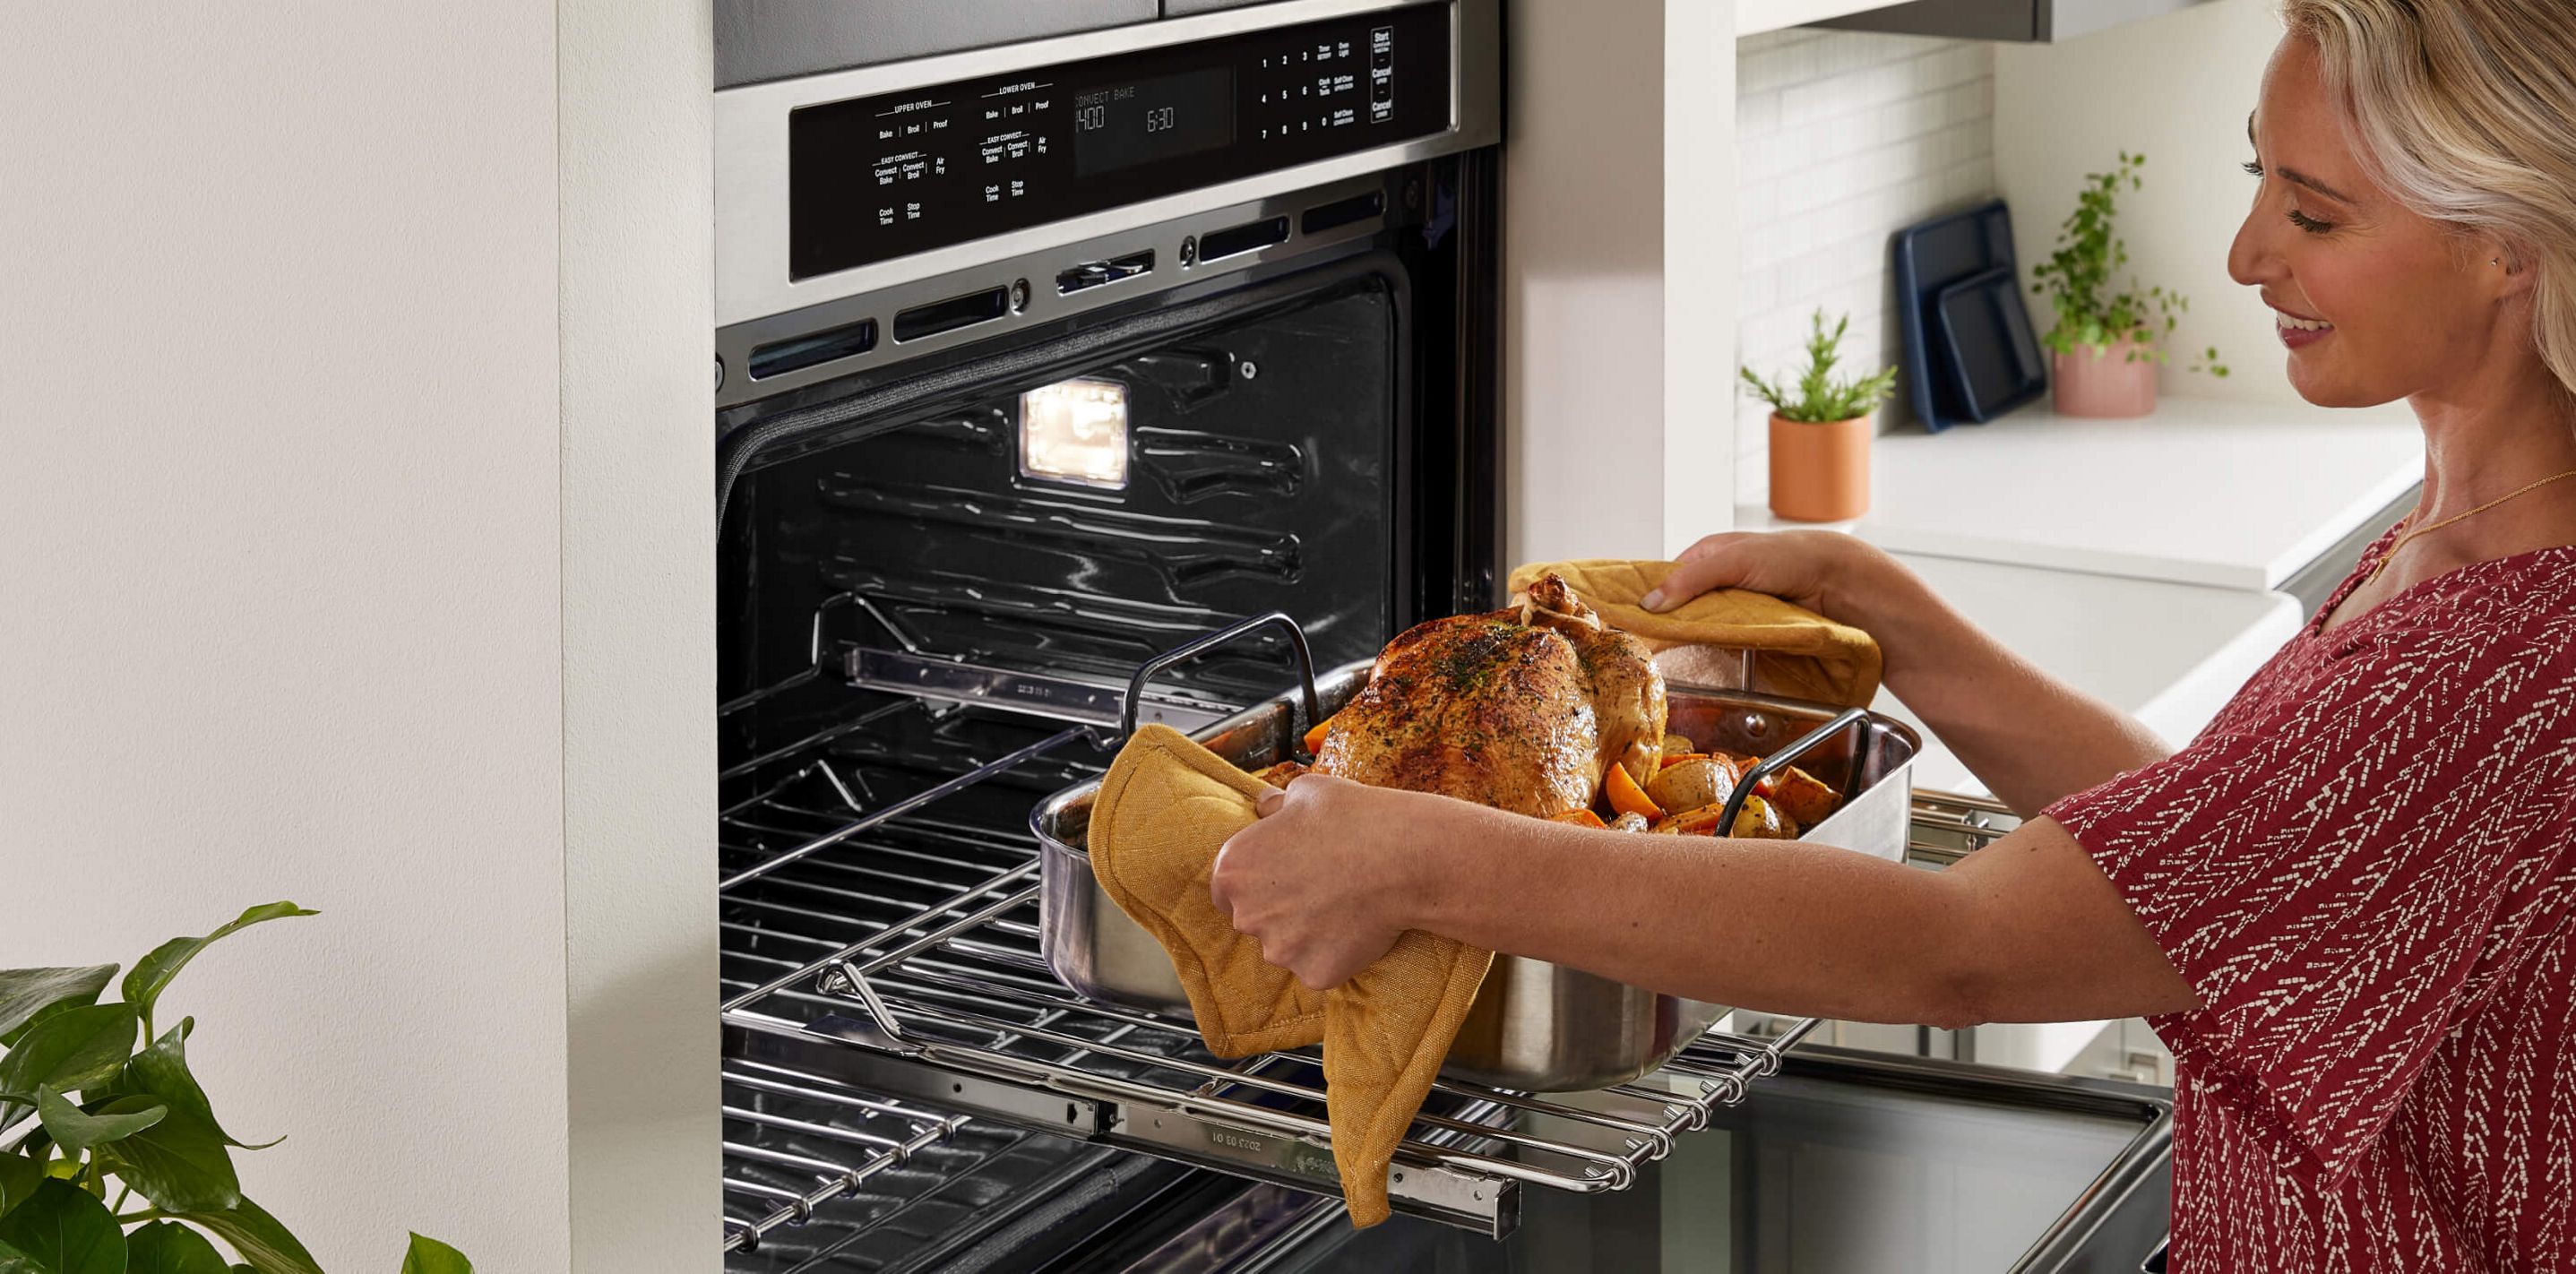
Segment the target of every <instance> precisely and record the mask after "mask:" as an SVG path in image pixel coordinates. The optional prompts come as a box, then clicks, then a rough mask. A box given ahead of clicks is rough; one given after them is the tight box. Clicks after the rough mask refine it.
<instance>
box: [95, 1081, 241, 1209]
mask: <svg viewBox="0 0 2576 1274" xmlns="http://www.w3.org/2000/svg"><path fill="white" fill-rule="evenodd" d="M129 1102H150V1103H153V1104H158V1103H157V1102H155V1100H154V1099H153V1098H150V1097H140V1096H137V1097H120V1098H118V1099H117V1100H116V1101H115V1102H113V1103H110V1108H111V1109H113V1108H115V1107H117V1106H123V1105H125V1104H126V1103H129ZM98 1158H99V1162H100V1163H102V1164H105V1165H106V1166H107V1168H108V1170H109V1171H111V1172H114V1173H115V1174H116V1175H117V1177H118V1178H120V1179H121V1180H123V1181H124V1182H125V1184H127V1185H130V1186H132V1187H134V1192H135V1193H136V1194H139V1195H142V1196H143V1197H144V1198H147V1199H150V1200H151V1201H153V1202H154V1203H156V1204H159V1205H160V1206H161V1210H162V1211H164V1212H172V1213H180V1212H217V1211H221V1210H223V1209H225V1208H229V1207H232V1206H233V1205H234V1204H236V1203H239V1202H240V1201H241V1178H240V1177H238V1176H235V1175H234V1173H233V1158H232V1152H231V1151H228V1150H226V1149H225V1148H224V1139H223V1135H222V1134H221V1133H218V1132H216V1131H215V1126H214V1125H213V1124H210V1123H207V1122H206V1121H205V1120H203V1119H200V1118H198V1117H197V1116H195V1115H192V1114H188V1113H187V1112H185V1111H179V1110H172V1111H169V1113H168V1114H166V1115H164V1116H163V1117H162V1118H161V1120H160V1122H158V1123H156V1124H154V1125H152V1126H151V1127H149V1128H146V1129H144V1130H143V1131H141V1132H138V1133H135V1134H133V1135H131V1136H129V1137H126V1138H125V1139H124V1140H122V1141H111V1142H109V1143H107V1144H106V1145H103V1146H100V1147H99V1148H98Z"/></svg>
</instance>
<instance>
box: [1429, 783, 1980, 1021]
mask: <svg viewBox="0 0 2576 1274" xmlns="http://www.w3.org/2000/svg"><path fill="white" fill-rule="evenodd" d="M1479 813H1480V816H1479V817H1477V818H1475V819H1473V820H1472V821H1470V822H1468V823H1467V825H1466V826H1465V827H1463V828H1460V829H1458V831H1459V832H1460V833H1463V834H1454V835H1451V836H1445V837H1441V838H1439V843H1437V844H1431V845H1424V846H1422V848H1421V852H1420V853H1419V854H1417V855H1413V856H1411V857H1412V860H1413V861H1412V863H1411V871H1410V872H1409V873H1408V878H1406V879H1404V880H1403V881H1402V883H1401V885H1400V886H1399V888H1400V889H1401V891H1402V895H1403V896H1404V897H1405V898H1406V899H1408V900H1409V902H1408V904H1407V912H1406V914H1404V915H1403V916H1402V923H1403V924H1404V925H1405V926H1406V927H1410V928H1419V929H1424V930H1428V931H1430V932H1434V933H1439V934H1444V935H1447V936H1449V937H1453V938H1457V939H1460V940H1462V941H1465V942H1470V943H1473V944H1475V945H1478V946H1482V947H1488V948H1491V949H1493V950H1497V951H1503V952H1509V953H1511V954H1515V955H1523V956H1528V957H1530V958H1533V959H1539V960H1547V961H1550V962H1553V963H1558V964H1566V965H1571V966H1574V967H1577V968H1581V969H1583V970H1585V971H1587V972H1591V973H1596V974H1599V975H1601V976H1603V977H1607V978H1612V979H1615V980H1618V981H1621V982H1628V983H1633V984H1635V985H1638V986H1644V987H1651V988H1653V989H1655V990H1657V991H1662V992H1666V993H1669V994H1674V995H1682V996H1687V997H1689V998H1692V999H1699V1000H1708V1001H1713V1002H1716V1003H1722V1004H1730V1005H1734V1006H1737V1007H1741V1008H1747V1009H1753V1010H1756V1011H1760V1012H1779V1013H1789V1014H1798V1015H1816V1016H1827V1017H1837V1018H1842V1019H1845V1020H1850V1021H1864V1022H1907V1023H1927V1024H1931V1025H1940V1026H1949V1025H1966V1024H1968V1023H1969V1022H1971V1021H1972V1020H1974V1017H1975V1014H1976V1013H1977V1011H1978V1010H1977V1008H1976V1003H1977V1000H1978V997H1979V995H1980V992H1979V990H1978V988H1977V983H1976V977H1975V966H1974V965H1973V964H1972V963H1971V962H1970V959H1969V957H1970V956H1971V955H1972V953H1974V952H1975V951H1976V950H1977V949H1978V948H1979V946H1980V939H1979V937H1978V934H1977V932H1976V925H1975V924H1974V922H1973V916H1974V908H1973V902H1974V899H1973V897H1972V896H1971V895H1970V894H1969V893H1968V891H1965V890H1963V889H1961V888H1959V887H1958V886H1957V884H1956V882H1953V881H1951V880H1949V879H1948V878H1946V876H1945V875H1943V874H1940V873H1934V872H1927V871H1920V870H1917V869H1914V868H1909V867H1904V866H1900V865H1898V864H1895V863H1890V862H1886V861H1883V860H1881V859H1876V858H1871V857H1868V856H1866V855H1863V854H1857V853H1853V852H1851V851H1849V850H1842V849H1833V848H1829V847H1824V846H1816V845H1805V844H1798V843H1794V842H1784V841H1747V840H1712V839H1709V838H1705V837H1697V836H1656V835H1644V834H1635V833H1609V832H1600V831H1590V830H1586V829H1582V828H1577V827H1571V826H1567V825H1563V824H1553V823H1545V822H1541V821H1539V820H1536V819H1529V818H1521V817H1517V816H1514V815H1509V814H1500V813H1491V812H1484V811H1480V812H1479Z"/></svg>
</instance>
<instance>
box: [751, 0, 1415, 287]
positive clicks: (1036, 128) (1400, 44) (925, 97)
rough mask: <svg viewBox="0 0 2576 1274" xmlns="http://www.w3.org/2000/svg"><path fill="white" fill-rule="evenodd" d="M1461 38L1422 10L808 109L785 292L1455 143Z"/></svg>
mask: <svg viewBox="0 0 2576 1274" xmlns="http://www.w3.org/2000/svg"><path fill="white" fill-rule="evenodd" d="M1449 24H1450V6H1448V5H1412V6H1407V7H1404V8H1400V9H1395V10H1391V11H1386V12H1379V13H1371V14H1367V15H1364V16H1361V17H1354V18H1341V19H1333V20H1329V21H1323V22H1315V23H1309V24H1306V25H1303V26H1293V27H1281V28H1276V29H1272V30H1265V31H1259V32H1252V33H1247V34H1244V35H1239V36H1233V37H1229V38H1225V39H1219V40H1211V41H1206V42H1202V43H1194V44H1188V45H1181V46H1175V47H1169V48H1159V49H1147V50H1141V51H1138V52H1134V53H1126V54H1119V55H1115V56H1111V57H1105V58H1099V59H1095V60H1091V61H1085V62H1076V63H1067V64H1063V65H1057V66H1043V67H1036V68H1032V69H1029V70H1025V71H1016V72H1013V73H1011V74H1009V75H1006V76H999V77H992V78H986V79H979V80H961V81H957V82H955V83H949V84H941V85H937V86H935V87H931V88H923V89H913V90H908V91H905V92H902V93H893V94H886V95H882V96H877V97H864V98H852V99H848V100H845V101H838V102H827V103H821V104H818V105H813V106H806V107H801V108H799V109H797V110H796V111H794V112H793V113H792V114H791V115H789V117H788V125H787V130H788V131H787V135H788V171H787V180H788V273H789V276H790V277H791V278H794V279H807V278H812V277H814V276H816V275H821V274H830V273H832V272H834V271H837V270H847V269H850V268H852V267H855V266H862V265H868V264H871V263H874V262H878V261H884V260H888V259H891V258H894V257H900V256H906V255H909V254H911V253H915V252H922V251H927V250H929V249H932V248H940V247H946V246H948V245H950V244H954V243H964V242H967V241H969V240H973V239H980V238H984V237H986V236H989V235H995V234H1001V233H1005V232H1007V231H1011V230H1017V229H1020V228H1022V227H1025V226H1033V225H1039V224H1043V223H1045V222H1049V221H1057V220H1062V219H1064V218H1067V217H1075V216H1081V215H1083V214H1085V213H1090V212H1097V211H1099V210H1101V209H1104V208H1113V207H1117V206H1118V205H1121V204H1128V203H1135V202H1139V201H1141V200H1146V199H1153V198H1158V197H1160V196H1163V195H1167V194H1173V193H1177V192H1179V191H1183V190H1188V189H1192V188H1196V187H1204V186H1211V185H1216V184H1218V183H1221V182H1226V181H1232V180H1235V179H1238V178H1242V177H1249V176H1252V175H1255V174H1258V173H1264V172H1269V171H1272V170H1275V169H1281V168H1292V167H1295V166H1297V165H1299V164H1304V163H1311V162H1313V161H1316V160H1319V159H1327V158H1330V157H1332V156H1335V155H1343V154H1349V153H1351V152H1354V151H1362V150H1368V149H1370V148H1373V147H1377V146H1383V145H1387V144H1389V143H1392V142H1402V141H1410V140H1413V139H1415V138H1419V137H1426V136H1431V135H1434V134H1437V133H1440V132H1443V131H1445V130H1446V129H1448V128H1449V126H1450V83H1449V68H1450V49H1449V41H1450V25H1449Z"/></svg>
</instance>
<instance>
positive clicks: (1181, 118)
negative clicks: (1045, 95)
mask: <svg viewBox="0 0 2576 1274" xmlns="http://www.w3.org/2000/svg"><path fill="white" fill-rule="evenodd" d="M1233 140H1234V72H1233V71H1231V70H1226V69H1223V68H1219V69H1216V70H1207V71H1192V72H1190V73H1189V74H1186V75H1166V76H1164V77H1163V78H1161V79H1159V80H1147V81H1145V82H1144V83H1142V84H1120V85H1116V86H1114V87H1110V88H1103V89H1093V90H1091V91H1089V92H1083V93H1076V94H1074V97H1073V171H1074V173H1075V174H1076V175H1077V176H1083V177H1088V176H1090V175H1092V174H1093V173H1105V172H1114V171H1116V170H1118V169H1121V168H1130V167H1133V166H1135V165H1137V164H1150V163H1154V162H1156V161H1158V160H1165V159H1176V158H1178V157H1180V156H1182V155H1188V154H1194V153H1196V152H1198V151H1202V150H1214V149H1216V148H1217V147H1219V146H1223V145H1227V144H1228V143H1231V142H1232V141H1233Z"/></svg>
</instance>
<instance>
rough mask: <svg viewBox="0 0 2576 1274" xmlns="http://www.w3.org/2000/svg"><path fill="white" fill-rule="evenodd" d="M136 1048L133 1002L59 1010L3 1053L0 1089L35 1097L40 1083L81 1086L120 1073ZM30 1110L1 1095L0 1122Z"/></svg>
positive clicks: (65, 1088) (61, 1088) (69, 1089)
mask: <svg viewBox="0 0 2576 1274" xmlns="http://www.w3.org/2000/svg"><path fill="white" fill-rule="evenodd" d="M133 1053H134V1006H133V1005H131V1004H90V1005H84V1006H82V1007H80V1008H76V1009H72V1010H70V1011H68V1012H63V1013H56V1014H53V1015H52V1016H49V1017H47V1018H46V1019H45V1020H44V1021H42V1022H39V1023H37V1024H36V1026H35V1029H33V1030H30V1031H28V1032H27V1034H26V1036H25V1037H24V1038H22V1039H20V1040H19V1041H18V1045H17V1047H15V1048H12V1049H10V1050H9V1052H8V1054H7V1055H6V1056H0V1093H9V1094H13V1095H15V1096H18V1097H22V1098H31V1097H33V1096H35V1093H36V1090H37V1089H39V1088H50V1089H53V1090H54V1091H55V1092H58V1093H74V1092H80V1091H82V1090H84V1089H86V1088H89V1087H90V1086H91V1085H93V1084H104V1083H106V1082H108V1081H109V1080H111V1079H114V1078H116V1075H117V1072H118V1071H119V1070H120V1069H122V1068H123V1067H124V1065H125V1059H126V1058H127V1057H129V1056H132V1055H133ZM25 1113H26V1107H25V1106H24V1105H18V1104H15V1103H12V1102H7V1101H0V1128H7V1127H8V1126H9V1125H11V1124H13V1123H16V1122H17V1121H18V1117H19V1116H20V1115H23V1114H25Z"/></svg>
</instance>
